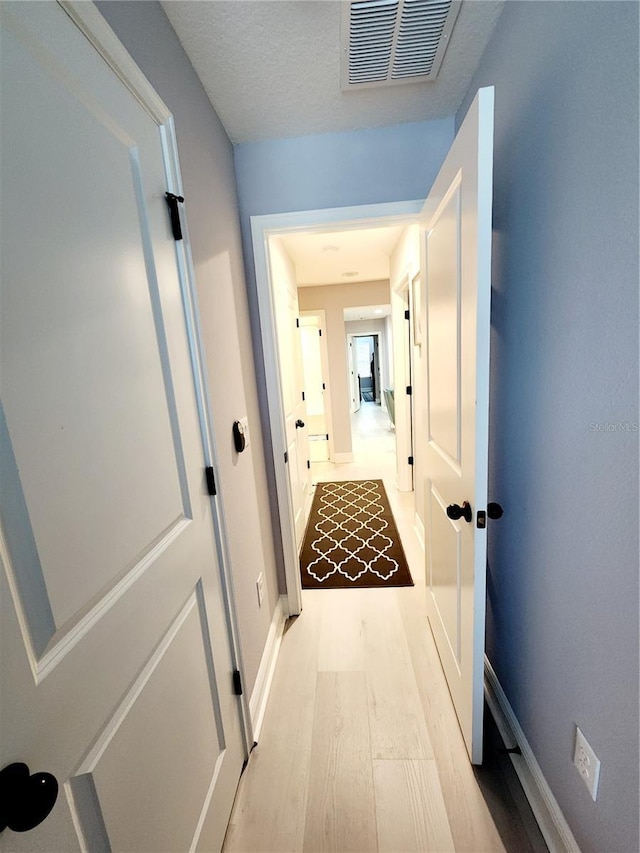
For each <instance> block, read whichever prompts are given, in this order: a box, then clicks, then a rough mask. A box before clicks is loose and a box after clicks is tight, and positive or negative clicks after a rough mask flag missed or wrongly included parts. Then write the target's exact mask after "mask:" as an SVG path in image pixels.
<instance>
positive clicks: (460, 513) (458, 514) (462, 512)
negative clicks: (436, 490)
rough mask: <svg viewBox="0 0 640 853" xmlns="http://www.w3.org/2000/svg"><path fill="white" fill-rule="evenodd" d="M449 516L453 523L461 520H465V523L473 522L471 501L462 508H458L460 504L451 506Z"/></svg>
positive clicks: (448, 511)
mask: <svg viewBox="0 0 640 853" xmlns="http://www.w3.org/2000/svg"><path fill="white" fill-rule="evenodd" d="M447 515H448V516H449V518H451V519H453V521H457V520H458V519H459V518H464V520H465V521H471V519H472V518H473V514H472V512H471V504H470V503H469V501H465V502H464V503H463V504H462V506H458V504H449V506H448V507H447Z"/></svg>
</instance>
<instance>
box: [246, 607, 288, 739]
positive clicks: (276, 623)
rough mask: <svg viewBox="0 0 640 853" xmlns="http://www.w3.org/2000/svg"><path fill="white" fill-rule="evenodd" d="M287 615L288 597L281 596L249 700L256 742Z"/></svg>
mask: <svg viewBox="0 0 640 853" xmlns="http://www.w3.org/2000/svg"><path fill="white" fill-rule="evenodd" d="M286 614H287V596H286V595H281V596H280V597H279V598H278V603H277V604H276V607H275V610H274V611H273V617H272V619H271V625H270V626H269V633H268V634H267V642H266V643H265V646H264V651H263V653H262V659H261V661H260V666H259V667H258V674H257V676H256V683H255V684H254V686H253V692H252V693H251V699H250V700H249V713H250V714H251V724H252V726H253V737H254V740H255V741H257V740H258V739H259V737H260V730H261V729H262V723H263V721H264V712H265V710H266V708H267V700H268V699H269V691H270V690H271V682H272V681H273V674H274V672H275V669H276V663H277V661H278V652H279V651H280V643H281V642H282V634H283V633H284V623H285V622H286V619H287V616H286Z"/></svg>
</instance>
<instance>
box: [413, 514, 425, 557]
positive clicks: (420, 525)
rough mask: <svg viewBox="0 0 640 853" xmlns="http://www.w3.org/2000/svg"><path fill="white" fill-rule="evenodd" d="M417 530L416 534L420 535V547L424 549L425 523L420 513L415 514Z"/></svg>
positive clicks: (415, 528) (415, 527)
mask: <svg viewBox="0 0 640 853" xmlns="http://www.w3.org/2000/svg"><path fill="white" fill-rule="evenodd" d="M413 529H414V530H415V532H416V536H417V537H418V542H419V543H420V547H421V548H422V550H423V551H424V523H423V521H422V519H421V518H420V516H419V515H418V513H416V514H415V517H414V528H413Z"/></svg>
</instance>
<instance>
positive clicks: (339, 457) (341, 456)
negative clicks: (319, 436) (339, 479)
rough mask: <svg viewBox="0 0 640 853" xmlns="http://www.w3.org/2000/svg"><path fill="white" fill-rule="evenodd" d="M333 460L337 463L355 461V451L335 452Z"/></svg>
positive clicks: (342, 463)
mask: <svg viewBox="0 0 640 853" xmlns="http://www.w3.org/2000/svg"><path fill="white" fill-rule="evenodd" d="M331 461H332V462H334V463H335V464H336V465H344V464H345V463H347V462H353V453H334V454H333V459H332V460H331Z"/></svg>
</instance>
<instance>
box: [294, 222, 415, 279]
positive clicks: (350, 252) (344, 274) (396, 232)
mask: <svg viewBox="0 0 640 853" xmlns="http://www.w3.org/2000/svg"><path fill="white" fill-rule="evenodd" d="M403 230H404V226H403V225H392V226H388V227H385V228H368V229H357V230H351V231H331V232H324V233H321V234H314V233H307V234H286V235H281V236H280V240H281V242H282V244H283V246H284V248H285V250H286V252H287V254H288V255H289V257H290V258H291V260H292V262H293V264H294V266H295V268H296V279H297V282H298V287H311V286H312V285H321V284H348V283H355V282H359V281H380V280H382V279H386V278H389V276H390V268H389V263H390V261H389V256H390V255H391V253H392V252H393V250H394V248H395V247H396V244H397V242H398V240H399V238H400V235H401V233H402V231H403Z"/></svg>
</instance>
